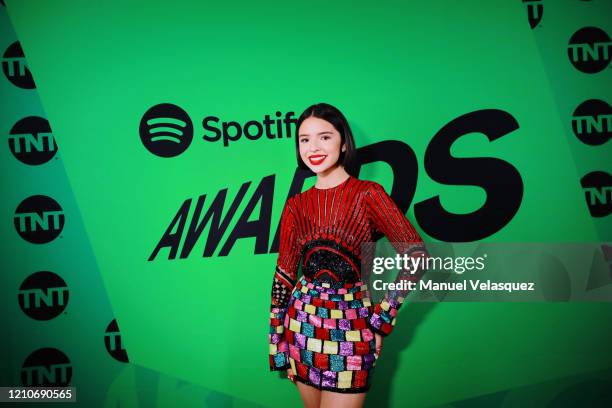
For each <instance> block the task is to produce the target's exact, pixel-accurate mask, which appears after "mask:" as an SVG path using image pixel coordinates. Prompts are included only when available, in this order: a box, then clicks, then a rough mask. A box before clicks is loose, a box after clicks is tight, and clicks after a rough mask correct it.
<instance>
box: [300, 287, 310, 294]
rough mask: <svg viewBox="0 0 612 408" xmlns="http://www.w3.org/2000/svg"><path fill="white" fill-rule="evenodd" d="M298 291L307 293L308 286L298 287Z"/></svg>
mask: <svg viewBox="0 0 612 408" xmlns="http://www.w3.org/2000/svg"><path fill="white" fill-rule="evenodd" d="M300 292H302V293H308V286H302V289H300Z"/></svg>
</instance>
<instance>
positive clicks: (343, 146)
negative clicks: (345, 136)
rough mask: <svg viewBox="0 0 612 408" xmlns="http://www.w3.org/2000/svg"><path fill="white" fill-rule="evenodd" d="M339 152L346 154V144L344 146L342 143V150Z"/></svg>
mask: <svg viewBox="0 0 612 408" xmlns="http://www.w3.org/2000/svg"><path fill="white" fill-rule="evenodd" d="M341 151H343V152H346V144H345V143H343V144H342V149H341Z"/></svg>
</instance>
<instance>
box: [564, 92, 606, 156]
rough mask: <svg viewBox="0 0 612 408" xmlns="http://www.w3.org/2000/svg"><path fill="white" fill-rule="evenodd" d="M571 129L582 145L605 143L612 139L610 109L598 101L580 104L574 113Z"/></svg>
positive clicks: (592, 100)
mask: <svg viewBox="0 0 612 408" xmlns="http://www.w3.org/2000/svg"><path fill="white" fill-rule="evenodd" d="M572 129H573V130H574V134H575V135H576V137H577V138H578V139H580V141H582V143H586V144H588V145H591V146H598V145H602V144H604V143H606V142H607V141H608V140H610V138H611V137H612V108H611V107H610V105H608V104H607V103H606V102H604V101H601V100H599V99H590V100H588V101H585V102H582V103H581V104H580V105H579V106H578V107H577V108H576V110H575V111H574V115H573V117H572Z"/></svg>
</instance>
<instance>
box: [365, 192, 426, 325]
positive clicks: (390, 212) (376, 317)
mask: <svg viewBox="0 0 612 408" xmlns="http://www.w3.org/2000/svg"><path fill="white" fill-rule="evenodd" d="M366 206H367V211H368V217H369V218H370V220H371V222H372V224H373V226H374V228H376V230H378V231H380V232H381V233H383V234H384V235H385V236H386V237H387V238H388V239H389V242H390V243H391V244H392V245H393V247H394V248H395V250H396V251H397V252H398V253H399V254H400V255H401V256H403V255H404V254H407V255H408V256H411V257H419V256H427V250H426V248H425V245H424V243H423V240H422V239H421V237H420V236H419V233H418V232H417V231H416V230H415V229H414V227H413V226H412V224H410V222H409V221H408V219H407V218H406V216H405V215H404V214H403V213H402V211H401V210H400V209H399V208H398V206H397V204H395V202H394V201H393V199H392V198H391V197H390V196H389V195H388V194H387V193H386V191H385V190H384V188H383V187H382V186H381V185H380V184H379V183H376V182H372V184H371V187H370V188H369V189H368V191H367V193H366ZM422 275H423V270H422V269H421V268H419V269H418V270H416V271H414V273H411V272H410V271H408V270H405V269H400V271H399V273H398V275H397V277H396V279H395V283H399V282H401V281H414V282H416V281H418V280H419V279H420V278H421V276H422ZM408 293H409V290H408V289H406V290H403V291H401V290H388V291H387V292H386V293H385V295H384V297H383V298H382V300H381V301H380V302H378V303H377V304H376V305H374V310H373V313H372V315H371V316H370V318H369V322H368V323H369V325H370V328H371V329H372V330H373V331H375V332H376V333H378V334H380V335H382V336H387V335H389V334H390V333H391V331H392V330H393V327H394V326H395V317H396V315H397V312H398V310H399V308H400V307H401V305H402V303H403V301H404V298H405V297H406V296H407V295H408Z"/></svg>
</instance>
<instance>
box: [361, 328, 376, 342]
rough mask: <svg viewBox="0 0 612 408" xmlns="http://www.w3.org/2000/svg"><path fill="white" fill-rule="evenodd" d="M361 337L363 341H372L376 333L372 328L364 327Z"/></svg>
mask: <svg viewBox="0 0 612 408" xmlns="http://www.w3.org/2000/svg"><path fill="white" fill-rule="evenodd" d="M361 338H362V339H363V341H370V340H372V339H373V338H374V334H373V333H372V330H370V329H363V330H361Z"/></svg>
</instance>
